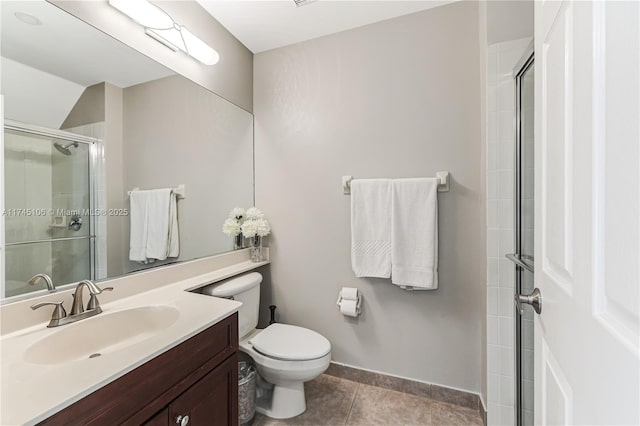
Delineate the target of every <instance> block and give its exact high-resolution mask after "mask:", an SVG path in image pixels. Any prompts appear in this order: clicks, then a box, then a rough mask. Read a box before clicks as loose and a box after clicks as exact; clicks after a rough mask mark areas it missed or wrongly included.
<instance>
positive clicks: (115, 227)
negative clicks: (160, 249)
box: [104, 83, 129, 277]
mask: <svg viewBox="0 0 640 426" xmlns="http://www.w3.org/2000/svg"><path fill="white" fill-rule="evenodd" d="M122 92H123V91H122V89H121V88H119V87H117V86H114V85H113V84H110V83H106V84H105V107H104V108H105V122H106V128H105V142H104V175H105V177H106V188H105V189H106V192H107V194H106V200H107V207H108V208H110V209H123V208H128V207H129V201H128V200H127V198H126V189H125V186H124V182H123V176H122V175H123V173H122V168H123V164H124V161H123V155H124V154H123V149H124V148H123V144H124V138H123V119H124V116H123V107H122V97H123V93H122ZM128 221H129V217H128V216H114V215H111V216H107V276H109V277H115V276H118V275H121V274H123V273H124V272H125V269H124V264H123V262H122V250H123V247H127V246H125V241H126V243H127V244H128V241H127V240H126V238H127V236H128V235H127V234H125V225H126V224H127V223H128Z"/></svg>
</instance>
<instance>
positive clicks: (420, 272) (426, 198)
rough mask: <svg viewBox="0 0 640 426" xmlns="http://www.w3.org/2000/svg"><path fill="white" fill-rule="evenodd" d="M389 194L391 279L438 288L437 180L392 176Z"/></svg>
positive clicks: (407, 285) (412, 287) (416, 286)
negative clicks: (390, 194)
mask: <svg viewBox="0 0 640 426" xmlns="http://www.w3.org/2000/svg"><path fill="white" fill-rule="evenodd" d="M391 192H392V196H391V199H392V200H391V265H392V267H391V282H392V283H393V284H396V285H398V286H400V287H402V288H404V289H407V290H434V289H436V288H438V180H437V179H436V178H415V179H396V180H394V181H393V183H392V190H391Z"/></svg>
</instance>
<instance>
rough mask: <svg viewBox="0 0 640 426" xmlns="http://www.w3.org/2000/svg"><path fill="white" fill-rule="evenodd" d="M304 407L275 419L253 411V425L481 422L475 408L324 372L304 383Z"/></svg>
mask: <svg viewBox="0 0 640 426" xmlns="http://www.w3.org/2000/svg"><path fill="white" fill-rule="evenodd" d="M305 391H306V396H307V411H305V412H304V413H302V414H301V415H299V416H297V417H294V418H292V419H286V420H276V419H270V418H268V417H264V416H261V415H260V414H257V413H256V417H255V418H254V420H253V423H252V426H274V425H296V426H298V425H306V426H321V425H322V426H325V425H326V426H338V425H349V426H351V425H353V426H356V425H358V426H370V425H371V426H373V425H382V426H400V425H416V426H417V425H428V426H482V419H481V418H480V414H479V413H478V412H477V411H476V410H472V409H469V408H463V407H459V406H457V405H452V404H446V403H443V402H438V401H434V400H431V399H429V398H424V397H420V396H415V395H410V394H406V393H402V392H397V391H393V390H387V389H382V388H378V387H375V386H369V385H365V384H361V383H356V382H352V381H350V380H346V379H341V378H338V377H334V376H328V375H326V374H323V375H321V376H320V377H318V378H317V379H315V380H312V381H310V382H308V383H305Z"/></svg>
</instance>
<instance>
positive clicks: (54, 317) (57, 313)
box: [31, 280, 113, 327]
mask: <svg viewBox="0 0 640 426" xmlns="http://www.w3.org/2000/svg"><path fill="white" fill-rule="evenodd" d="M85 286H86V287H87V288H88V289H89V294H91V298H90V299H89V303H87V309H86V310H85V309H84V306H83V302H82V290H83V289H84V287H85ZM105 290H108V291H111V290H113V287H105V288H100V287H98V286H97V285H96V284H95V283H94V282H93V281H90V280H84V281H80V282H79V283H78V285H77V286H76V289H75V291H74V292H73V305H72V307H71V313H70V314H69V315H68V316H67V312H66V311H65V309H64V306H63V302H62V301H59V302H42V303H36V304H35V305H32V306H31V309H33V310H34V311H35V310H36V309H38V308H41V307H43V306H47V305H54V306H55V309H54V310H53V313H52V314H51V321H49V325H47V327H58V326H60V325H65V324H70V323H72V322H76V321H80V320H82V319H85V318H89V317H92V316H94V315H98V314H99V313H101V312H102V308H101V307H100V302H99V301H98V297H97V295H98V294H100V293H102V292H103V291H105Z"/></svg>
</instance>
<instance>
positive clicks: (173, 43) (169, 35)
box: [109, 0, 220, 65]
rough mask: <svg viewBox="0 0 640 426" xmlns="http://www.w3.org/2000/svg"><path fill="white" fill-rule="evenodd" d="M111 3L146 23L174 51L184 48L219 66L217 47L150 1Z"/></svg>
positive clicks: (147, 30) (148, 30)
mask: <svg viewBox="0 0 640 426" xmlns="http://www.w3.org/2000/svg"><path fill="white" fill-rule="evenodd" d="M109 4H110V5H111V6H113V7H114V8H115V9H117V10H119V11H120V12H122V13H124V14H125V15H127V16H128V17H129V18H131V19H132V20H133V21H134V22H137V23H138V24H140V25H142V26H143V27H144V30H145V33H146V34H147V35H148V36H150V37H151V38H153V39H154V40H156V41H158V42H160V43H162V44H164V45H165V46H167V47H168V48H170V49H171V50H173V51H176V52H177V51H182V52H184V53H186V54H187V55H189V56H191V57H192V58H194V59H197V60H198V61H200V62H202V63H203V64H205V65H215V64H217V63H218V61H219V60H220V55H218V52H216V51H215V49H213V48H212V47H210V46H209V45H208V44H207V43H205V42H204V41H202V40H201V39H200V38H198V37H197V36H196V35H195V34H193V33H192V32H191V31H189V30H188V29H187V28H186V27H185V26H184V25H180V24H178V23H177V22H176V21H174V20H173V18H171V16H169V14H168V13H167V12H165V11H164V10H162V9H160V8H159V7H158V6H156V5H154V4H151V3H150V2H149V1H147V0H109Z"/></svg>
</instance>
